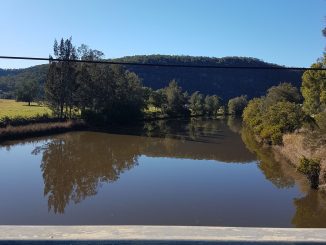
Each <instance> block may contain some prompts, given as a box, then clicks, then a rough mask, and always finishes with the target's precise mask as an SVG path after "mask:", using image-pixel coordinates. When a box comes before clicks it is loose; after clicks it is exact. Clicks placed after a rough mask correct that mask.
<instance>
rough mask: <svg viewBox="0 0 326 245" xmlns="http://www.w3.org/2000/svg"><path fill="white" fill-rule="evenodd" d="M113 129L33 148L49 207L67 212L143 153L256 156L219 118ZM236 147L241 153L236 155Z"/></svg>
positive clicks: (214, 157)
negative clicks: (66, 210)
mask: <svg viewBox="0 0 326 245" xmlns="http://www.w3.org/2000/svg"><path fill="white" fill-rule="evenodd" d="M112 131H113V133H114V134H107V133H95V132H75V133H68V134H62V135H58V136H55V137H52V138H51V140H50V141H48V142H46V143H45V144H44V145H43V146H41V147H38V148H36V149H35V150H34V151H33V154H42V163H41V170H42V173H43V180H44V195H45V196H47V197H48V208H49V211H51V210H53V211H54V212H55V213H64V210H65V207H66V206H67V205H68V204H69V202H70V201H73V202H74V203H79V202H80V201H82V200H84V199H85V198H86V197H87V196H92V195H96V193H97V191H98V188H99V186H100V184H101V183H109V182H113V181H116V180H117V179H118V178H119V176H120V175H121V173H123V172H124V171H125V170H128V169H131V168H132V167H133V166H135V165H137V163H138V162H137V160H138V157H139V156H140V155H146V156H150V157H172V158H188V159H209V160H217V161H223V162H236V163H248V162H252V161H253V160H254V159H255V158H254V155H253V154H252V153H250V152H248V151H247V150H246V149H245V147H244V144H243V142H242V141H241V138H240V137H239V136H238V135H237V134H236V133H234V132H232V131H230V130H228V128H227V126H226V125H225V123H224V122H223V121H221V120H200V119H192V120H190V121H180V120H176V121H163V120H162V121H156V122H150V123H146V124H145V125H141V127H130V128H129V129H128V128H126V127H124V128H123V129H122V128H115V129H113V130H112ZM132 134H134V136H133V135H132ZM135 135H136V136H135ZM149 136H151V137H149ZM234 147H236V149H237V154H233V153H234V149H235V148H234Z"/></svg>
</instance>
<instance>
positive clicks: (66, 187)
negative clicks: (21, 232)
mask: <svg viewBox="0 0 326 245" xmlns="http://www.w3.org/2000/svg"><path fill="white" fill-rule="evenodd" d="M0 193H1V196H0V224H1V225H200V226H202V225H205V226H250V227H253V226H255V227H326V197H324V195H323V194H321V193H319V192H318V191H312V190H309V184H308V183H307V181H306V179H305V178H304V177H303V176H301V175H300V174H299V173H297V171H296V170H295V169H294V168H293V167H292V166H290V165H289V164H288V163H287V162H286V161H285V160H284V159H282V158H281V157H280V156H278V155H276V154H275V153H273V152H271V151H270V150H269V149H264V148H262V147H260V146H259V145H258V144H257V143H256V142H255V141H254V140H253V138H252V137H251V135H250V133H248V132H247V131H246V130H245V129H243V128H242V127H241V123H240V122H239V121H237V120H235V119H233V118H229V119H215V120H212V119H191V120H170V121H163V120H162V121H157V122H150V123H145V124H144V125H137V126H129V127H126V126H120V127H116V128H114V130H113V129H112V130H110V131H109V132H89V131H80V132H69V133H65V134H59V135H54V136H47V137H40V138H32V139H28V140H21V141H10V142H6V143H4V144H2V145H0Z"/></svg>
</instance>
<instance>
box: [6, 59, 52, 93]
mask: <svg viewBox="0 0 326 245" xmlns="http://www.w3.org/2000/svg"><path fill="white" fill-rule="evenodd" d="M47 71H48V65H37V66H32V67H29V68H25V69H7V70H5V69H0V98H13V97H14V90H15V87H16V85H17V84H18V83H20V82H21V81H24V80H36V81H38V82H39V83H40V84H41V85H43V84H44V83H45V80H46V75H47Z"/></svg>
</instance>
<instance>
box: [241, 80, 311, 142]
mask: <svg viewBox="0 0 326 245" xmlns="http://www.w3.org/2000/svg"><path fill="white" fill-rule="evenodd" d="M284 87H287V89H285V90H284ZM275 91H278V92H279V91H281V92H280V93H278V92H277V93H276V92H275ZM291 98H292V99H291ZM293 98H294V99H293ZM296 99H299V97H298V96H297V95H296V92H295V89H291V87H288V85H285V84H280V85H279V86H278V87H274V88H271V89H270V90H269V92H268V94H267V96H266V97H262V98H256V99H253V100H251V101H249V103H248V106H247V107H246V108H245V110H244V112H243V120H244V122H245V124H246V125H248V126H249V127H250V128H251V129H252V130H253V131H254V132H255V133H256V134H257V135H258V136H260V138H261V139H262V140H263V141H264V142H266V143H268V144H274V145H276V144H281V143H282V136H283V134H284V133H287V132H293V131H294V130H296V129H299V128H300V127H301V126H302V123H303V120H304V114H303V112H302V110H301V106H300V105H299V104H296V103H294V102H290V101H295V100H296ZM288 100H290V101H288Z"/></svg>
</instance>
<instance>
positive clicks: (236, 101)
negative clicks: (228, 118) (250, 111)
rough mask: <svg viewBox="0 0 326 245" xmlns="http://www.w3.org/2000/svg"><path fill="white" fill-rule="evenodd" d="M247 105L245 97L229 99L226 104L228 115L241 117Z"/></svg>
mask: <svg viewBox="0 0 326 245" xmlns="http://www.w3.org/2000/svg"><path fill="white" fill-rule="evenodd" d="M247 104H248V100H247V96H246V95H241V96H239V97H235V98H233V99H230V100H229V102H228V113H229V114H230V115H235V116H241V115H242V112H243V110H244V108H245V107H246V106H247Z"/></svg>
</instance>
